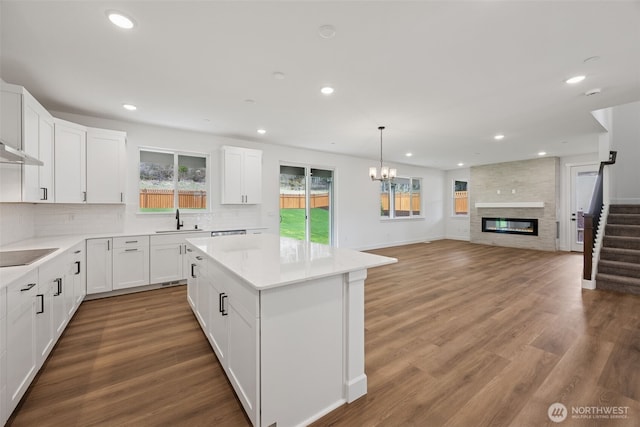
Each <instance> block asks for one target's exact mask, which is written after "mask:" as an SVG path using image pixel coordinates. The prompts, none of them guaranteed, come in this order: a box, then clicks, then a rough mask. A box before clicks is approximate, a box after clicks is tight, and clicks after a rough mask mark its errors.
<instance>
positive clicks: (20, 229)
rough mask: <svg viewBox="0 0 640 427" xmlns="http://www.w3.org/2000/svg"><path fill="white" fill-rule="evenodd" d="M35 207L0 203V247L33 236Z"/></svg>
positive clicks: (24, 204)
mask: <svg viewBox="0 0 640 427" xmlns="http://www.w3.org/2000/svg"><path fill="white" fill-rule="evenodd" d="M35 206H36V205H32V204H26V203H0V246H2V245H7V244H9V243H13V242H17V241H20V240H25V239H30V238H31V237H33V236H34V235H35Z"/></svg>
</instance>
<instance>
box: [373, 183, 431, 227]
mask: <svg viewBox="0 0 640 427" xmlns="http://www.w3.org/2000/svg"><path fill="white" fill-rule="evenodd" d="M421 196H422V185H421V179H420V178H395V179H394V181H393V182H392V183H389V182H385V181H383V182H382V183H381V184H380V216H381V217H387V218H410V217H415V216H420V215H421V213H422V198H421Z"/></svg>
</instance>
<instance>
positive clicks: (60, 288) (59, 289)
mask: <svg viewBox="0 0 640 427" xmlns="http://www.w3.org/2000/svg"><path fill="white" fill-rule="evenodd" d="M54 282H56V283H57V284H58V290H57V292H56V293H55V294H53V296H54V297H57V296H58V295H61V294H62V278H60V277H59V278H57V279H56V280H54Z"/></svg>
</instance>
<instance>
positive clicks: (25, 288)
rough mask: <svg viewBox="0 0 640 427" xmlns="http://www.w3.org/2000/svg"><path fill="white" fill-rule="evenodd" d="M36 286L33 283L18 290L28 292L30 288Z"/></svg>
mask: <svg viewBox="0 0 640 427" xmlns="http://www.w3.org/2000/svg"><path fill="white" fill-rule="evenodd" d="M35 285H36V284H35V283H29V284H28V285H27V286H25V287H24V288H22V289H20V292H26V291H28V290H30V289H31V288H33V287H34V286H35Z"/></svg>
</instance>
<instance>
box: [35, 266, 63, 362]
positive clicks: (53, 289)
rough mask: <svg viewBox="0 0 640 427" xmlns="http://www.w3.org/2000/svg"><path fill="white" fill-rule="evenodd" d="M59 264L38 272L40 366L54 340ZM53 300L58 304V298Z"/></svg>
mask: <svg viewBox="0 0 640 427" xmlns="http://www.w3.org/2000/svg"><path fill="white" fill-rule="evenodd" d="M60 264H61V263H60V262H59V261H57V259H56V260H53V261H51V262H49V263H48V264H46V265H44V266H42V267H40V269H39V270H38V273H39V280H38V294H37V295H36V353H37V358H38V364H42V363H43V362H44V360H45V359H46V358H47V356H48V355H49V353H50V352H51V349H52V348H53V344H54V343H55V339H56V334H57V328H56V327H54V323H55V320H56V319H55V318H54V294H57V293H58V289H59V285H58V283H59V282H60V281H62V278H63V277H62V276H63V274H62V272H63V266H61V265H60ZM60 286H61V285H60ZM55 298H57V300H56V304H59V301H60V298H59V297H58V296H56V297H55ZM58 316H59V315H58Z"/></svg>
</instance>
